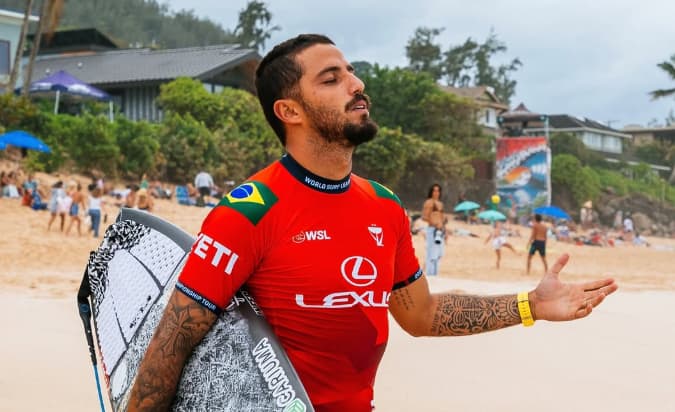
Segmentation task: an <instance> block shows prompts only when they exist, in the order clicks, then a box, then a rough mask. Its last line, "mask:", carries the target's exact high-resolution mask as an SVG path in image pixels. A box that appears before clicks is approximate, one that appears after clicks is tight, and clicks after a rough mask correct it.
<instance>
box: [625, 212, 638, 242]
mask: <svg viewBox="0 0 675 412" xmlns="http://www.w3.org/2000/svg"><path fill="white" fill-rule="evenodd" d="M634 230H635V228H634V227H633V217H632V216H631V214H630V212H626V218H625V219H623V240H624V241H626V242H632V241H633V231H634Z"/></svg>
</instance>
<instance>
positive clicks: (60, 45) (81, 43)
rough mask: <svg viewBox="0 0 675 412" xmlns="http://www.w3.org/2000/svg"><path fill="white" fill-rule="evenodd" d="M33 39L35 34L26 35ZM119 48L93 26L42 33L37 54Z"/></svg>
mask: <svg viewBox="0 0 675 412" xmlns="http://www.w3.org/2000/svg"><path fill="white" fill-rule="evenodd" d="M26 37H27V38H28V40H31V41H32V40H33V39H34V38H35V34H34V33H31V34H29V35H28V36H26ZM110 49H119V46H118V45H117V43H115V42H114V41H113V40H112V39H111V38H110V37H108V36H107V35H105V34H104V33H102V32H100V31H99V30H97V29H95V28H87V29H71V30H59V31H56V32H54V33H52V34H51V35H47V34H42V36H41V39H40V50H39V52H38V54H40V55H42V54H53V53H68V52H78V51H91V50H110Z"/></svg>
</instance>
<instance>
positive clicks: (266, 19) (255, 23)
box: [234, 0, 281, 51]
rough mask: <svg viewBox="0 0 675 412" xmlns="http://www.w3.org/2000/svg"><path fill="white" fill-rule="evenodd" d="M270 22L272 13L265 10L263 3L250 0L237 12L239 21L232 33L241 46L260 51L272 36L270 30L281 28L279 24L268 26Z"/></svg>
mask: <svg viewBox="0 0 675 412" xmlns="http://www.w3.org/2000/svg"><path fill="white" fill-rule="evenodd" d="M271 23H272V13H271V12H270V11H269V10H267V6H266V5H265V3H264V2H262V1H257V0H252V1H249V2H248V3H247V4H246V8H245V9H243V10H241V11H240V12H239V22H238V23H237V27H236V28H235V29H234V34H235V35H236V36H237V39H238V41H239V43H241V45H242V46H244V47H248V48H252V49H256V50H258V51H260V50H261V49H262V48H263V47H264V46H265V42H266V41H267V40H269V38H270V37H272V32H275V31H279V30H281V27H279V26H272V27H270V24H271Z"/></svg>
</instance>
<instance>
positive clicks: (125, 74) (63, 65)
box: [33, 44, 260, 87]
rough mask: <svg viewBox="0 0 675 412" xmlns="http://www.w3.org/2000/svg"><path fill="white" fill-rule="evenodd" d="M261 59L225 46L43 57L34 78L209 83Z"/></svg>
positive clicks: (110, 84)
mask: <svg viewBox="0 0 675 412" xmlns="http://www.w3.org/2000/svg"><path fill="white" fill-rule="evenodd" d="M258 60H260V56H259V55H258V53H257V52H256V51H255V50H252V49H240V48H239V46H238V45H236V44H223V45H217V46H206V47H190V48H183V49H168V50H150V49H128V50H114V51H105V52H98V53H90V54H77V55H45V56H39V58H38V60H36V62H35V67H34V69H33V78H35V79H39V78H41V77H44V76H45V75H48V74H51V73H55V72H57V71H59V70H65V71H67V72H69V73H71V74H72V75H74V76H76V77H77V78H78V79H81V80H82V81H84V82H86V83H89V84H94V85H99V86H108V87H113V86H115V85H123V84H129V83H138V82H153V81H155V82H162V81H168V80H173V79H175V78H178V77H192V78H196V79H199V80H207V79H209V78H211V77H212V76H215V75H217V74H219V73H222V72H223V71H225V70H229V69H231V68H234V67H236V66H238V65H240V64H242V63H244V62H247V61H254V62H257V61H258Z"/></svg>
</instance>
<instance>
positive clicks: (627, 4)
mask: <svg viewBox="0 0 675 412" xmlns="http://www.w3.org/2000/svg"><path fill="white" fill-rule="evenodd" d="M164 3H166V4H168V5H169V8H170V9H171V10H172V11H178V10H182V9H185V10H193V11H194V13H195V14H196V15H197V16H199V17H202V18H208V19H210V20H212V21H215V22H216V23H218V24H220V25H221V26H222V27H224V28H227V29H234V28H235V26H236V24H237V19H238V15H239V12H240V11H241V10H243V9H244V8H245V7H246V4H247V1H246V0H197V1H195V0H165V1H164ZM265 4H266V5H267V8H268V10H269V11H270V12H271V13H272V24H273V25H279V26H281V30H280V31H277V32H275V33H274V34H273V36H272V38H271V40H270V41H269V42H268V44H266V45H265V50H263V53H264V52H265V51H267V50H269V49H270V48H271V47H272V46H273V45H274V44H276V43H278V42H281V41H283V40H285V39H287V38H290V37H293V36H295V35H297V34H299V33H322V34H326V35H328V36H329V37H330V38H331V39H332V40H333V41H334V42H335V43H336V45H337V46H338V47H339V48H340V49H341V50H342V51H343V53H344V55H345V57H346V58H347V60H349V61H360V60H363V61H368V62H371V63H378V64H380V65H381V66H389V67H395V66H399V67H403V66H406V65H407V63H408V61H407V58H406V56H405V46H406V43H407V42H408V40H409V39H410V38H411V37H412V36H413V34H414V32H415V29H416V28H418V27H431V28H440V27H444V28H445V30H444V31H443V32H442V34H441V35H440V36H438V38H437V41H438V43H439V44H440V45H441V49H442V50H447V49H448V48H450V47H452V46H456V45H459V44H461V43H463V42H464V41H465V40H466V39H467V38H468V37H471V38H472V39H474V40H477V41H478V42H479V43H482V42H484V41H485V39H486V38H487V36H488V35H489V33H490V30H491V29H492V30H494V32H495V33H496V35H497V38H498V39H499V40H500V41H502V42H504V43H505V44H506V46H507V48H508V50H507V51H506V53H501V54H500V55H498V56H497V57H496V59H495V60H494V61H493V62H494V63H495V64H503V63H506V62H508V61H511V60H512V59H514V58H516V57H517V58H519V59H520V61H521V62H522V63H523V66H521V67H520V68H519V69H518V71H517V72H515V73H513V74H512V78H513V79H515V80H516V81H517V82H518V84H517V86H516V94H515V96H514V97H512V99H511V105H512V106H516V105H518V104H519V103H521V102H523V103H525V105H526V106H527V107H528V109H530V110H531V111H533V112H537V113H542V114H568V115H573V116H579V117H586V118H589V119H592V120H595V121H598V122H601V123H604V124H606V125H610V126H611V127H613V128H617V129H621V128H622V127H624V126H626V125H629V124H633V125H634V124H639V125H643V126H644V125H647V124H648V123H650V122H653V121H657V122H658V123H659V124H663V123H664V122H665V119H666V118H667V117H668V116H669V113H670V112H671V110H672V111H675V99H674V98H666V99H659V100H652V99H651V97H650V96H649V94H648V93H649V92H650V91H652V90H656V89H668V88H673V87H675V81H674V80H673V79H671V78H670V77H669V76H668V75H667V74H666V73H665V72H664V71H663V70H661V69H660V68H658V67H657V64H658V63H660V62H663V61H666V60H668V59H669V58H670V56H671V55H674V54H675V23H673V16H675V1H664V0H641V1H639V2H638V1H637V0H594V1H592V0H583V1H582V0H565V1H564V0H511V1H505V0H473V1H467V0H463V1H458V0H416V1H409V0H406V1H404V0H380V1H373V0H360V1H359V0H342V1H340V2H336V1H321V0H267V1H265ZM367 88H368V85H366V92H367ZM373 103H374V104H377V102H373Z"/></svg>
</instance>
